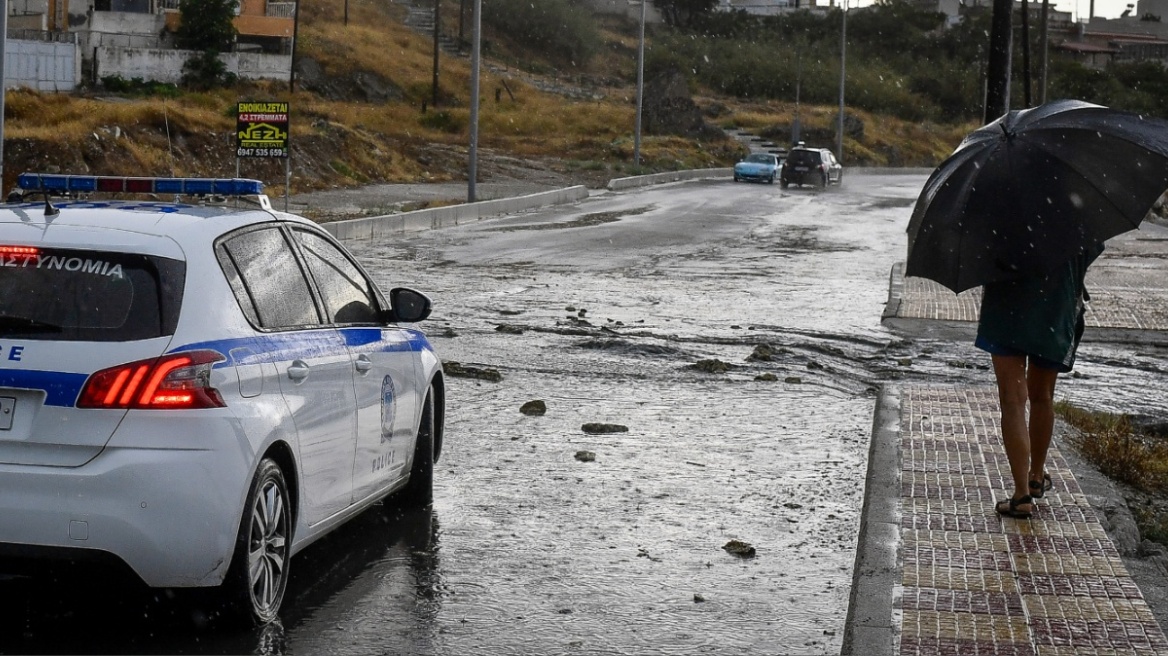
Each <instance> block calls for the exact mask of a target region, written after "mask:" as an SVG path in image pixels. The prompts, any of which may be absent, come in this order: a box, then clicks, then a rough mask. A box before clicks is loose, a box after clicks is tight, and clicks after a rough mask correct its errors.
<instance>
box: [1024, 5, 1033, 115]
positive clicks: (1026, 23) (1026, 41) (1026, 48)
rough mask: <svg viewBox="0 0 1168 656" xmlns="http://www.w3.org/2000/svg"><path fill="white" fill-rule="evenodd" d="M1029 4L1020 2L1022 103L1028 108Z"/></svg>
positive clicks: (1029, 85)
mask: <svg viewBox="0 0 1168 656" xmlns="http://www.w3.org/2000/svg"><path fill="white" fill-rule="evenodd" d="M1030 87H1031V84H1030V3H1029V2H1028V1H1027V0H1022V102H1023V104H1024V105H1025V106H1026V107H1030Z"/></svg>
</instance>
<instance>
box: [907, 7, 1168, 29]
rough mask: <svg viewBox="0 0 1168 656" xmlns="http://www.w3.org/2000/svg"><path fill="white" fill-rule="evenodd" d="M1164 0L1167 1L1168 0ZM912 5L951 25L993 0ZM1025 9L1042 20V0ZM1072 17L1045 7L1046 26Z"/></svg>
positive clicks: (1033, 20) (1065, 24) (1018, 10)
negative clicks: (940, 16)
mask: <svg viewBox="0 0 1168 656" xmlns="http://www.w3.org/2000/svg"><path fill="white" fill-rule="evenodd" d="M1164 1H1165V2H1168V0H1164ZM1051 4H1052V5H1053V0H1051ZM913 5H914V6H916V7H917V8H919V9H925V10H929V11H936V12H939V13H942V14H945V24H946V25H949V26H953V25H956V24H957V23H960V22H961V19H962V17H963V16H964V15H965V13H966V12H968V11H970V10H973V9H976V8H984V9H986V10H990V9H992V8H993V0H913ZM1026 10H1027V13H1028V14H1029V16H1030V24H1031V25H1038V24H1039V23H1040V22H1041V21H1042V0H1031V1H1030V2H1028V3H1027V7H1026ZM1014 13H1015V14H1016V16H1015V19H1016V20H1018V19H1020V17H1021V16H1022V3H1021V2H1020V1H1018V0H1015V2H1014ZM1072 18H1073V15H1072V14H1071V12H1069V11H1060V10H1058V9H1055V8H1054V7H1053V6H1048V7H1047V12H1046V21H1047V26H1048V27H1050V28H1051V29H1053V30H1062V29H1068V28H1069V27H1070V26H1071V23H1072Z"/></svg>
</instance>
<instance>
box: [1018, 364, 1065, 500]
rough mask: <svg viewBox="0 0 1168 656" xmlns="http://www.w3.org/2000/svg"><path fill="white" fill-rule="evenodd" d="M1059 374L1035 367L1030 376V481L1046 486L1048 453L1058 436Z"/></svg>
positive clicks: (1028, 384) (1028, 378)
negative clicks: (1056, 389) (1056, 387)
mask: <svg viewBox="0 0 1168 656" xmlns="http://www.w3.org/2000/svg"><path fill="white" fill-rule="evenodd" d="M1057 380H1058V372H1057V371H1055V370H1053V369H1043V368H1042V367H1035V366H1031V367H1030V368H1029V369H1028V370H1027V372H1026V389H1027V396H1028V397H1029V399H1030V431H1029V434H1030V471H1029V473H1028V475H1027V480H1030V481H1036V482H1038V483H1040V484H1041V483H1042V476H1043V474H1045V473H1046V451H1047V449H1049V448H1050V440H1051V435H1052V434H1053V433H1054V384H1055V382H1056V381H1057Z"/></svg>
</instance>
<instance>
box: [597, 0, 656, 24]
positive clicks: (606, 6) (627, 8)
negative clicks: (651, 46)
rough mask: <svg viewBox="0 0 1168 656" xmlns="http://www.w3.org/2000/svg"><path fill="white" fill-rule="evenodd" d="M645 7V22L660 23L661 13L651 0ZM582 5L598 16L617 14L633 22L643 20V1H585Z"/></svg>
mask: <svg viewBox="0 0 1168 656" xmlns="http://www.w3.org/2000/svg"><path fill="white" fill-rule="evenodd" d="M645 2H648V3H649V4H648V5H646V6H645V22H646V23H660V22H661V21H662V19H661V12H659V11H657V8H656V7H654V6H653V3H652V2H651V1H650V0H645ZM582 4H583V5H584V6H586V7H588V8H589V9H591V10H592V11H595V12H596V13H598V14H616V15H619V16H627V17H629V18H632V19H633V20H636V21H640V20H641V4H642V3H641V0H583V1H582Z"/></svg>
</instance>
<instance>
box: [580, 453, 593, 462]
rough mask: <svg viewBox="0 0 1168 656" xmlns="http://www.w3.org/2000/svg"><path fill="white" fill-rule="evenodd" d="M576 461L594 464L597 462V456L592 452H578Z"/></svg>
mask: <svg viewBox="0 0 1168 656" xmlns="http://www.w3.org/2000/svg"><path fill="white" fill-rule="evenodd" d="M576 459H577V460H579V461H580V462H594V461H595V460H596V454H595V453H593V452H592V451H577V452H576Z"/></svg>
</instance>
